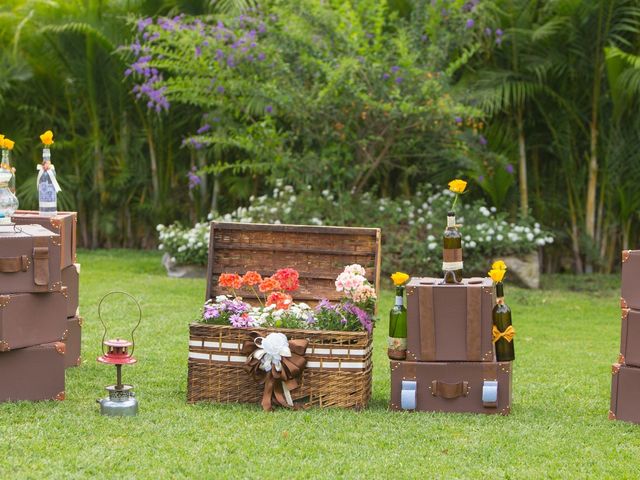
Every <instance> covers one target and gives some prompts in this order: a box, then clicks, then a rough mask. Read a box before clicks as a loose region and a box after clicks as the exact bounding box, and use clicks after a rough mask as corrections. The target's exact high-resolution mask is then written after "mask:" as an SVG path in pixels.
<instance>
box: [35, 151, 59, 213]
mask: <svg viewBox="0 0 640 480" xmlns="http://www.w3.org/2000/svg"><path fill="white" fill-rule="evenodd" d="M38 170H39V171H38V178H37V183H38V203H39V210H40V215H44V216H54V215H56V214H57V213H58V192H59V191H60V187H59V186H58V182H57V181H56V172H55V169H54V167H53V165H52V164H51V150H49V148H47V147H45V148H43V149H42V164H41V165H40V166H39V168H38Z"/></svg>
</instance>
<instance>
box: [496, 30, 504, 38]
mask: <svg viewBox="0 0 640 480" xmlns="http://www.w3.org/2000/svg"><path fill="white" fill-rule="evenodd" d="M503 33H504V32H503V31H502V29H501V28H496V37H501V36H502V34H503Z"/></svg>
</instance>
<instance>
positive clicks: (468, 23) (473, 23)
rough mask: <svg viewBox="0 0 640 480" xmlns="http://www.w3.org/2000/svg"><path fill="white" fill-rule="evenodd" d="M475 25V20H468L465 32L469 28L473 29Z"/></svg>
mask: <svg viewBox="0 0 640 480" xmlns="http://www.w3.org/2000/svg"><path fill="white" fill-rule="evenodd" d="M475 24H476V22H475V20H474V19H473V18H470V19H469V20H467V23H466V24H465V28H466V29H467V30H468V29H470V28H473V26H474V25H475Z"/></svg>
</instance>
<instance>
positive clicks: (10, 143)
mask: <svg viewBox="0 0 640 480" xmlns="http://www.w3.org/2000/svg"><path fill="white" fill-rule="evenodd" d="M15 144H16V142H14V141H13V140H9V139H8V138H5V139H3V140H2V148H6V149H7V150H13V146H14V145H15Z"/></svg>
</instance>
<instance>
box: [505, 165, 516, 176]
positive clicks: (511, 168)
mask: <svg viewBox="0 0 640 480" xmlns="http://www.w3.org/2000/svg"><path fill="white" fill-rule="evenodd" d="M504 169H505V170H506V171H507V173H508V174H510V175H513V172H514V168H513V165H511V164H510V163H507V165H506V166H505V167H504Z"/></svg>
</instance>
